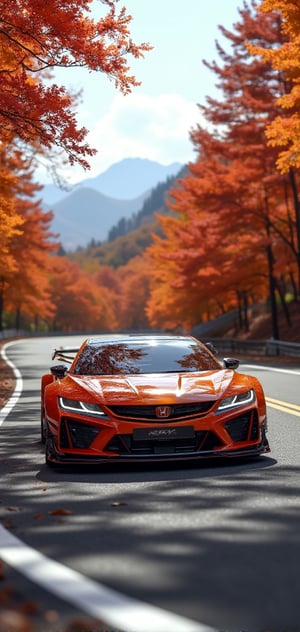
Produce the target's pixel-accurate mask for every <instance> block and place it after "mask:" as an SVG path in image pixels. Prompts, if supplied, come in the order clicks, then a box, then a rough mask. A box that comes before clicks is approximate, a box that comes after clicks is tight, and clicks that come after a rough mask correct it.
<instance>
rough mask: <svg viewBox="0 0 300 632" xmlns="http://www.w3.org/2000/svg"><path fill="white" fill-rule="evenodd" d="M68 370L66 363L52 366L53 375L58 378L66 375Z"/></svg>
mask: <svg viewBox="0 0 300 632" xmlns="http://www.w3.org/2000/svg"><path fill="white" fill-rule="evenodd" d="M67 370H68V369H67V367H66V366H65V365H64V364H56V365H55V366H52V367H50V371H51V373H52V375H54V377H57V378H62V377H65V375H66V373H67Z"/></svg>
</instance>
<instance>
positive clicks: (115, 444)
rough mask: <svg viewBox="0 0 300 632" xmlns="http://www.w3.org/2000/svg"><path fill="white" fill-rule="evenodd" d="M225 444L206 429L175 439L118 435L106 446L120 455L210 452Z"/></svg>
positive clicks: (107, 450)
mask: <svg viewBox="0 0 300 632" xmlns="http://www.w3.org/2000/svg"><path fill="white" fill-rule="evenodd" d="M222 445H223V444H222V442H221V441H220V439H219V438H218V437H217V436H216V435H215V434H214V433H213V432H209V431H206V430H200V431H198V432H195V434H194V436H193V437H191V438H187V439H186V438H183V439H181V438H176V439H173V440H164V441H158V440H155V439H154V440H151V441H149V440H146V441H140V440H139V441H137V440H135V439H134V437H133V436H132V435H131V434H122V435H117V436H115V437H113V439H111V441H110V442H109V443H108V445H107V446H106V448H105V451H106V452H115V453H117V454H120V455H124V454H127V455H130V454H131V455H138V454H140V455H147V454H148V455H151V454H152V455H155V454H179V453H181V454H183V453H187V454H188V453H192V452H193V453H194V452H209V451H211V450H214V449H215V448H217V447H221V446H222Z"/></svg>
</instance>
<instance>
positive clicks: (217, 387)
mask: <svg viewBox="0 0 300 632" xmlns="http://www.w3.org/2000/svg"><path fill="white" fill-rule="evenodd" d="M66 379H67V381H68V388H67V390H68V391H69V392H70V395H69V396H71V391H72V392H73V394H74V389H75V390H76V391H77V389H80V390H83V391H87V392H88V393H89V395H92V394H93V396H95V399H96V400H97V401H99V400H101V402H102V403H103V404H107V405H109V404H110V405H113V404H120V402H123V403H128V404H133V403H135V404H142V403H144V402H146V403H147V404H150V403H151V402H153V403H156V402H161V401H162V399H163V401H164V403H172V402H175V401H178V399H179V400H180V401H184V402H186V401H195V399H197V401H199V400H201V399H203V400H204V399H205V400H206V401H207V400H208V399H211V400H216V399H220V398H222V397H223V396H224V393H225V391H230V392H231V390H232V389H233V390H234V391H235V392H236V391H239V390H244V389H245V387H246V384H247V383H248V380H247V376H242V375H240V374H237V373H235V371H232V370H230V369H222V370H218V371H216V370H214V371H204V372H202V373H198V372H197V373H168V374H147V375H146V374H143V375H127V376H109V377H108V376H102V377H99V376H98V377H87V376H77V375H69V376H68V378H66ZM70 381H71V383H70ZM78 395H79V393H78ZM79 396H81V395H79Z"/></svg>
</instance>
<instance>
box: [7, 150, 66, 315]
mask: <svg viewBox="0 0 300 632" xmlns="http://www.w3.org/2000/svg"><path fill="white" fill-rule="evenodd" d="M2 166H3V167H6V169H7V171H8V173H9V175H10V183H11V186H10V188H9V192H10V199H11V200H12V204H13V209H14V218H15V221H19V228H18V230H15V231H14V233H13V235H12V236H11V238H10V240H9V248H8V250H9V261H8V265H6V261H5V260H3V261H2V263H1V268H2V269H1V278H2V284H3V293H2V298H3V304H2V314H1V322H2V316H3V310H4V308H6V309H7V310H8V311H10V312H12V311H13V312H15V315H16V321H15V325H16V326H17V327H19V318H20V314H21V311H23V312H24V313H27V314H28V315H29V314H30V315H31V317H32V318H33V319H35V318H37V316H38V315H39V316H41V317H43V316H46V315H47V313H49V312H50V311H51V304H50V303H49V300H48V299H49V292H48V290H47V275H48V265H49V255H50V254H51V253H52V252H54V251H56V250H57V248H58V242H57V241H55V235H53V234H52V233H51V231H50V223H51V220H52V213H51V212H47V213H45V212H44V211H43V210H42V209H41V206H40V201H39V200H38V199H37V198H36V196H37V195H38V191H39V189H40V186H38V185H36V184H35V183H34V181H33V173H32V170H31V167H30V163H28V162H27V161H26V160H24V157H23V155H22V153H21V152H19V151H16V150H15V151H12V150H11V147H9V146H8V147H6V151H5V155H3V156H2ZM18 218H19V219H18Z"/></svg>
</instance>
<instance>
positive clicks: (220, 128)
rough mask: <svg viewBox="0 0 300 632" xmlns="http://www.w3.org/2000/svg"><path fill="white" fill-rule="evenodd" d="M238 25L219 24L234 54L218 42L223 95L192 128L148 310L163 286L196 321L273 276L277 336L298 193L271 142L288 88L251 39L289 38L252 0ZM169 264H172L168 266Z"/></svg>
mask: <svg viewBox="0 0 300 632" xmlns="http://www.w3.org/2000/svg"><path fill="white" fill-rule="evenodd" d="M234 29H235V30H234V31H233V32H230V31H228V30H227V29H225V28H224V27H220V30H221V32H222V34H223V36H225V38H226V39H227V40H229V42H230V44H231V48H232V51H233V52H232V54H230V53H228V52H227V51H225V50H224V49H223V48H222V47H221V45H220V44H218V45H217V50H218V53H219V57H220V58H221V62H222V63H221V64H220V63H219V64H218V63H216V62H213V63H208V62H205V63H206V64H207V65H208V66H209V68H210V69H211V70H212V71H213V72H214V73H215V74H216V75H217V77H218V86H219V88H220V89H221V90H222V93H223V99H222V100H217V99H212V98H208V99H207V105H204V106H199V107H200V109H201V112H202V114H203V115H204V117H205V119H206V121H207V123H209V130H210V131H207V129H205V128H204V127H201V126H197V128H196V129H195V130H193V131H192V133H191V139H192V141H193V143H194V145H195V147H196V149H197V151H198V160H197V161H196V162H195V164H190V165H189V171H190V173H188V174H187V175H186V176H185V177H183V178H182V179H181V180H180V181H179V182H180V186H177V187H174V189H173V190H172V191H171V195H172V196H173V202H172V201H171V203H170V204H169V206H170V208H171V209H172V210H174V211H175V212H176V214H177V218H174V219H173V218H172V219H168V218H165V219H161V222H162V223H163V226H164V230H165V234H166V235H167V240H166V241H167V242H168V243H167V244H166V243H164V241H163V240H161V241H160V240H159V238H157V239H156V246H154V247H152V248H150V250H149V254H150V256H152V258H153V260H156V264H157V265H159V264H160V273H158V274H157V277H159V276H160V278H158V279H157V283H156V288H154V289H153V288H152V294H151V299H150V302H149V310H150V312H151V314H152V315H153V316H152V317H154V312H155V308H156V307H157V301H156V302H155V303H154V305H153V304H152V301H153V297H154V293H155V292H158V293H159V295H160V299H161V300H162V305H164V304H165V303H166V301H167V300H168V298H167V297H169V305H168V307H169V311H170V314H171V315H172V316H173V313H174V307H175V309H177V310H178V309H179V310H180V313H181V315H182V316H183V317H184V314H183V312H184V307H182V306H181V307H180V305H182V303H184V304H185V305H186V309H187V312H188V313H189V316H186V317H185V321H186V322H187V323H191V321H193V320H194V319H195V315H197V316H199V310H200V311H202V312H203V311H204V310H205V304H206V306H207V309H209V310H210V311H211V308H210V304H211V303H212V301H214V302H216V298H218V300H219V301H220V300H221V302H222V303H223V304H224V303H225V305H226V306H227V307H228V305H229V304H230V303H231V304H232V296H233V292H234V291H235V293H236V299H237V301H238V302H239V300H240V297H241V296H244V297H245V296H247V295H248V296H252V297H257V296H258V295H260V296H262V289H263V287H265V288H266V283H267V278H269V295H270V296H271V299H272V306H273V333H274V337H278V326H277V320H276V298H275V291H276V277H275V262H276V249H277V247H278V243H282V241H284V243H286V244H288V246H289V252H288V255H287V257H288V258H289V259H291V257H292V256H293V249H292V241H291V240H290V241H289V239H290V238H291V235H292V236H293V237H294V234H295V222H294V221H290V220H291V217H290V216H288V215H287V210H286V200H289V201H290V200H291V197H292V191H291V189H289V190H288V188H287V186H288V183H287V181H286V179H285V178H284V177H283V176H280V174H279V173H278V172H277V173H276V169H275V161H276V151H275V150H274V149H273V148H270V147H268V146H267V143H266V138H265V133H264V130H265V124H266V120H271V119H272V118H274V116H275V115H276V113H277V106H276V99H277V97H278V94H280V93H281V91H282V89H283V86H282V81H281V77H280V76H279V75H278V73H276V72H274V70H273V69H272V67H271V66H270V64H269V65H266V64H264V62H263V61H262V60H261V59H260V58H259V57H257V56H253V57H252V58H251V57H249V52H248V49H247V46H246V41H247V40H252V41H254V42H255V43H257V42H260V43H261V45H262V46H265V47H268V46H270V45H273V44H274V43H275V42H278V41H281V38H282V34H281V29H280V20H279V19H278V15H277V14H274V13H273V14H272V15H271V14H268V15H266V16H264V19H261V16H260V15H258V14H257V11H256V3H255V2H252V3H251V7H249V6H248V5H247V4H246V3H244V8H243V9H241V10H240V21H239V22H238V23H236V24H235V25H234ZM169 231H171V233H172V235H171V239H170V234H169ZM289 231H292V232H291V233H290V232H289ZM293 237H292V238H293ZM166 261H167V263H166ZM262 261H263V262H264V263H263V265H262ZM170 262H172V269H171V268H170ZM164 265H168V266H169V270H168V272H166V271H164V273H162V270H163V267H164ZM171 270H172V271H171ZM250 272H251V275H250V274H249V273H250ZM164 276H166V277H168V278H166V279H164ZM257 288H259V292H257ZM188 292H190V297H189V296H188ZM265 292H266V290H265ZM180 296H181V301H180ZM172 316H171V317H172Z"/></svg>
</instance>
